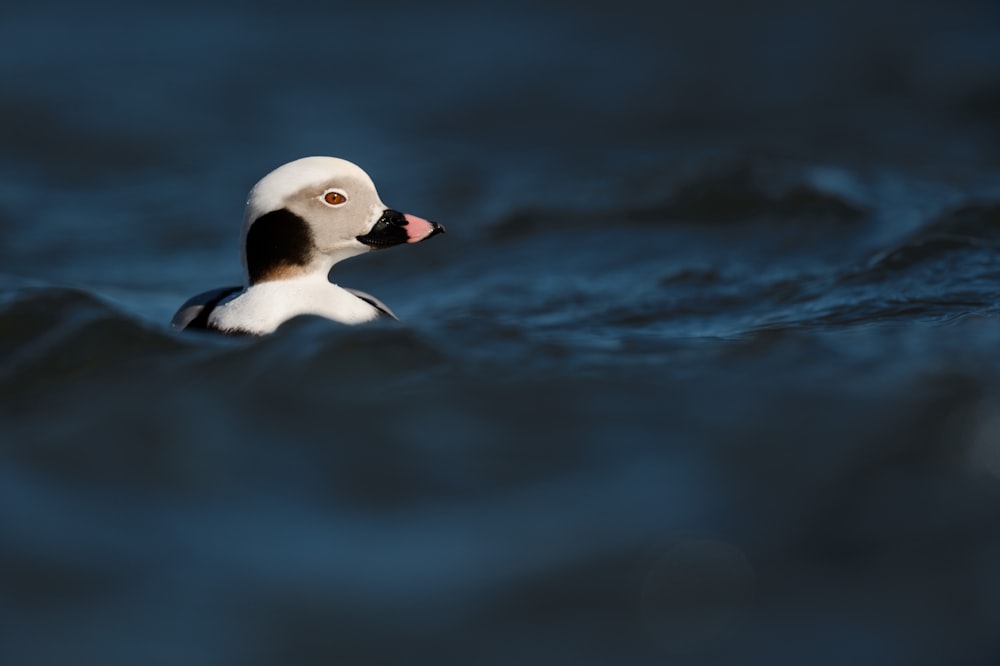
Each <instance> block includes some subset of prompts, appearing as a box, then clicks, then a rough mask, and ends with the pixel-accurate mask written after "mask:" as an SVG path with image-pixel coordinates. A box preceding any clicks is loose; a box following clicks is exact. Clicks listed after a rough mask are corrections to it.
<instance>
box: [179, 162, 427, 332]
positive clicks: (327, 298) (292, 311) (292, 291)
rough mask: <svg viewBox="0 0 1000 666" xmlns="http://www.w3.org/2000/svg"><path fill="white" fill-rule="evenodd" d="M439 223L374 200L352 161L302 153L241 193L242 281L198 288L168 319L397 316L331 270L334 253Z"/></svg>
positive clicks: (357, 250) (268, 328) (374, 245)
mask: <svg viewBox="0 0 1000 666" xmlns="http://www.w3.org/2000/svg"><path fill="white" fill-rule="evenodd" d="M440 233H444V227H443V226H441V225H440V224H438V223H437V222H431V221H429V220H425V219H424V218H421V217H417V216H415V215H408V214H404V213H400V212H398V211H396V210H393V209H391V208H388V207H387V206H386V205H385V204H383V203H382V201H381V199H380V198H379V195H378V192H377V191H376V190H375V184H374V183H373V182H372V179H371V178H370V177H369V176H368V174H367V173H365V172H364V171H363V170H362V169H361V168H360V167H359V166H357V165H356V164H353V163H351V162H348V161H347V160H342V159H339V158H336V157H304V158H302V159H298V160H295V161H293V162H289V163H287V164H284V165H282V166H280V167H278V168H277V169H275V170H274V171H272V172H271V173H269V174H267V175H266V176H264V177H263V178H262V179H261V180H260V181H259V182H258V183H257V184H256V185H254V187H253V189H252V190H250V195H249V197H248V199H247V204H246V210H245V213H244V217H243V232H242V234H241V237H240V242H241V249H242V252H241V257H242V261H243V274H244V283H243V286H241V287H224V288H221V289H213V290H212V291H207V292H205V293H203V294H198V295H197V296H194V297H193V298H191V299H189V300H188V301H187V302H186V303H184V304H183V305H182V306H181V307H180V309H179V310H178V311H177V313H176V314H175V315H174V317H173V320H172V321H171V325H172V326H173V327H174V328H177V329H207V330H214V331H219V332H222V333H234V334H251V335H264V334H267V333H271V332H273V331H274V330H275V329H276V328H277V327H278V326H280V325H281V324H282V323H284V322H286V321H288V320H289V319H291V318H293V317H296V316H298V315H318V316H320V317H325V318H327V319H332V320H334V321H338V322H342V323H344V324H361V323H363V322H367V321H372V320H374V319H378V318H380V317H391V318H392V319H395V318H396V316H395V315H394V314H393V313H392V311H391V310H390V309H389V308H388V307H386V305H385V304H384V303H382V302H381V301H380V300H378V299H377V298H375V297H374V296H371V295H370V294H366V293H364V292H362V291H357V290H354V289H347V288H344V287H340V286H338V285H336V284H333V283H332V282H330V280H329V273H330V269H331V268H333V265H334V264H336V263H337V262H338V261H341V260H343V259H347V258H348V257H353V256H355V255H359V254H363V253H365V252H369V251H372V250H380V249H383V248H387V247H391V246H393V245H400V244H402V243H418V242H420V241H422V240H426V239H428V238H430V237H431V236H434V235H436V234H440Z"/></svg>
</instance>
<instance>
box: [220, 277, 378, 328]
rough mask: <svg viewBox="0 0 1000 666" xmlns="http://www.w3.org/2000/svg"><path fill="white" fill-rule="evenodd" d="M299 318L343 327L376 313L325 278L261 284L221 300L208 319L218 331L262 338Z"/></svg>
mask: <svg viewBox="0 0 1000 666" xmlns="http://www.w3.org/2000/svg"><path fill="white" fill-rule="evenodd" d="M299 315H318V316H320V317H326V318H327V319H333V320H334V321H339V322H341V323H344V324H361V323H364V322H366V321H371V320H372V319H375V318H376V317H378V316H379V311H378V310H377V309H376V308H374V307H373V306H372V305H371V304H369V303H366V302H365V301H363V300H361V299H360V298H358V297H357V296H355V295H354V294H352V293H350V292H348V291H347V290H345V289H342V288H340V287H338V286H337V285H335V284H331V283H330V282H327V280H326V276H325V275H319V276H317V275H307V276H303V277H299V278H295V279H291V280H274V281H271V282H261V283H259V284H255V285H254V286H252V287H250V288H249V289H246V290H245V291H242V292H240V293H238V294H236V295H235V296H234V297H233V298H231V299H229V300H226V301H223V302H222V303H220V304H219V305H218V306H216V307H215V309H214V310H213V311H212V314H211V315H210V316H209V318H208V321H209V325H210V326H212V327H214V328H218V329H220V330H223V331H225V330H234V329H235V330H240V331H246V332H247V333H253V334H257V335H263V334H265V333H271V332H273V331H274V330H275V329H276V328H278V326H280V325H281V324H283V323H285V322H286V321H288V320H289V319H291V318H292V317H297V316H299Z"/></svg>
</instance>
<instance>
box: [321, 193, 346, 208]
mask: <svg viewBox="0 0 1000 666" xmlns="http://www.w3.org/2000/svg"><path fill="white" fill-rule="evenodd" d="M322 198H323V203H325V204H327V205H328V206H339V205H340V204H342V203H347V196H346V195H345V194H344V193H343V192H338V191H337V190H327V191H326V192H324V193H323V197H322Z"/></svg>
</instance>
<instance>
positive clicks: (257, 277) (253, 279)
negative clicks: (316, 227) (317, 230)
mask: <svg viewBox="0 0 1000 666" xmlns="http://www.w3.org/2000/svg"><path fill="white" fill-rule="evenodd" d="M312 250H313V235H312V231H311V230H310V229H309V225H308V224H306V221H305V220H303V219H302V218H301V217H299V216H298V215H296V214H295V213H293V212H292V211H290V210H288V209H287V208H282V209H280V210H273V211H271V212H270V213H266V214H264V215H261V216H260V217H258V218H257V219H256V220H254V221H253V224H251V225H250V229H249V231H247V247H246V252H247V272H248V273H249V275H250V284H256V283H257V282H261V281H263V280H265V279H266V278H267V277H268V275H271V274H274V273H275V272H279V271H280V270H281V269H282V268H285V267H288V266H305V265H306V264H308V263H309V258H310V256H311V255H312Z"/></svg>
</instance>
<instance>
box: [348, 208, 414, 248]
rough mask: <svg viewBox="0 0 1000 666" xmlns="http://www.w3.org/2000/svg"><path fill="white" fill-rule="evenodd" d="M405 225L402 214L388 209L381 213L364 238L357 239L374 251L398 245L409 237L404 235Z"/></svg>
mask: <svg viewBox="0 0 1000 666" xmlns="http://www.w3.org/2000/svg"><path fill="white" fill-rule="evenodd" d="M406 225H407V221H406V218H405V217H403V214H402V213H400V212H399V211H396V210H392V209H389V210H386V211H385V212H384V213H382V217H380V218H379V219H378V222H376V223H375V226H374V227H372V230H371V231H369V232H368V233H367V234H365V235H364V236H358V237H357V239H358V240H359V241H360V242H362V243H364V244H365V245H369V246H371V247H374V248H376V249H378V248H383V247H391V246H393V245H399V244H401V243H405V242H406V241H407V240H408V239H409V237H410V236H409V234H407V233H406Z"/></svg>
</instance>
